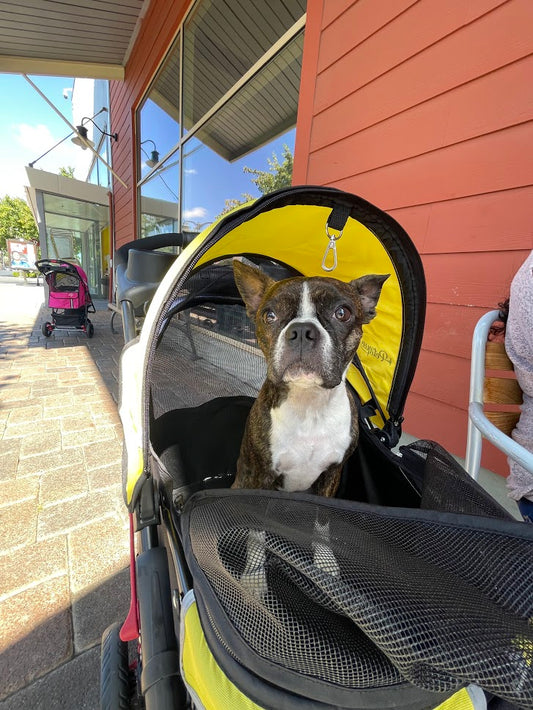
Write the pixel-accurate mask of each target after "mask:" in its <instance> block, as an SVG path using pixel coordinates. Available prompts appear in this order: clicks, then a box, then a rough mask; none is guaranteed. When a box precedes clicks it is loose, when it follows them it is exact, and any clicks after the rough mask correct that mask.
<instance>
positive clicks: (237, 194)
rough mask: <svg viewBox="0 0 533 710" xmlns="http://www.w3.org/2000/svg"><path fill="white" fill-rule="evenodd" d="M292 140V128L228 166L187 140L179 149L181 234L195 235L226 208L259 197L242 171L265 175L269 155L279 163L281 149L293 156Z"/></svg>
mask: <svg viewBox="0 0 533 710" xmlns="http://www.w3.org/2000/svg"><path fill="white" fill-rule="evenodd" d="M294 139H295V129H294V128H293V129H291V130H290V131H288V132H287V133H285V134H284V135H282V136H279V137H278V138H277V139H276V140H274V141H271V142H270V143H268V144H267V145H266V146H262V147H261V148H258V149H257V150H256V151H254V152H253V153H249V154H248V155H246V156H245V157H242V158H240V159H239V160H236V161H234V162H232V163H230V162H228V161H227V160H225V158H223V157H221V156H220V155H218V154H217V153H216V152H215V151H214V150H212V148H210V147H209V146H207V145H206V144H205V143H202V142H201V141H200V140H198V139H197V138H196V137H193V138H191V139H190V140H188V141H187V142H186V143H185V144H184V149H183V197H182V199H183V212H182V231H184V232H192V233H197V232H199V231H200V230H201V229H202V228H203V227H204V226H205V225H206V224H209V223H211V222H212V221H213V220H215V219H216V218H217V217H218V216H219V215H220V214H222V213H223V212H225V211H227V209H228V207H230V206H232V205H235V204H237V203H241V202H246V201H247V200H249V199H255V198H257V197H259V196H260V194H261V193H260V192H259V190H258V189H257V187H256V186H255V185H254V183H253V182H252V180H251V178H250V176H249V175H248V174H247V173H245V172H244V168H245V167H248V168H252V169H255V170H261V171H268V170H269V163H268V160H269V159H270V158H272V155H273V154H275V155H276V156H277V157H278V159H279V161H280V162H282V157H283V151H284V146H287V147H288V149H289V150H290V152H291V153H293V152H294Z"/></svg>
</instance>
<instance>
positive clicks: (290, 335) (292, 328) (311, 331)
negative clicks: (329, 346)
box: [285, 321, 320, 354]
mask: <svg viewBox="0 0 533 710" xmlns="http://www.w3.org/2000/svg"><path fill="white" fill-rule="evenodd" d="M319 341H320V333H319V332H318V328H317V327H316V325H315V324H314V323H311V322H310V321H295V322H294V323H291V324H290V325H289V327H288V328H287V330H286V331H285V345H286V347H287V348H288V349H289V350H292V351H298V352H300V353H302V354H303V353H307V352H310V351H311V350H314V349H315V348H316V347H317V345H318V343H319Z"/></svg>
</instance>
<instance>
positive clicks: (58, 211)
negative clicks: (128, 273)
mask: <svg viewBox="0 0 533 710" xmlns="http://www.w3.org/2000/svg"><path fill="white" fill-rule="evenodd" d="M43 197H44V221H45V226H46V249H47V255H48V257H49V258H51V259H74V260H75V261H76V262H77V263H78V264H80V266H81V267H82V268H83V269H84V271H85V272H86V273H87V278H88V279H89V290H90V291H91V293H92V294H93V296H98V295H101V294H102V293H103V292H102V282H101V279H102V276H105V274H106V271H107V269H108V268H109V259H110V244H109V235H108V233H109V206H108V205H99V204H95V203H92V202H84V201H82V200H75V199H72V198H69V197H64V196H62V195H51V194H48V193H45V194H44V195H43Z"/></svg>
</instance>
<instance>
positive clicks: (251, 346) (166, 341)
mask: <svg viewBox="0 0 533 710" xmlns="http://www.w3.org/2000/svg"><path fill="white" fill-rule="evenodd" d="M264 377H265V364H264V358H263V354H262V353H261V351H260V350H259V348H258V347H257V344H256V341H255V337H254V334H253V329H252V326H251V324H250V321H249V318H248V316H247V315H246V312H245V310H244V308H243V307H242V306H240V305H237V304H233V305H232V304H230V305H221V304H213V303H210V302H205V303H202V304H201V305H198V306H195V307H193V308H187V309H185V310H183V311H179V312H177V313H175V314H174V315H173V316H172V318H171V320H170V322H169V323H168V326H167V328H166V329H165V333H164V335H163V337H162V339H161V341H160V343H159V345H158V347H157V350H156V355H155V359H154V364H153V369H152V389H151V392H152V400H153V412H154V416H155V417H159V416H161V415H162V414H164V413H165V412H167V411H169V410H171V409H177V408H182V407H197V406H198V405H200V404H203V403H204V402H207V401H209V400H211V399H214V398H215V397H230V396H237V395H248V396H251V397H255V396H256V395H257V392H258V390H259V388H260V386H261V383H262V381H263V380H264Z"/></svg>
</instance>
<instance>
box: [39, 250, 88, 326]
mask: <svg viewBox="0 0 533 710" xmlns="http://www.w3.org/2000/svg"><path fill="white" fill-rule="evenodd" d="M35 266H36V267H37V268H38V269H39V271H40V272H41V274H43V276H44V278H45V280H46V284H47V286H48V307H49V308H51V309H52V321H51V322H50V321H46V323H43V326H42V328H41V330H42V334H43V335H44V336H45V337H46V338H49V337H50V336H51V335H52V333H53V332H54V330H55V329H56V328H57V329H59V330H73V329H74V330H82V331H83V332H84V333H85V334H86V335H87V337H88V338H92V337H93V335H94V326H93V324H92V323H91V321H90V319H89V316H88V314H89V313H95V312H96V309H95V307H94V303H93V300H92V298H91V294H90V291H89V284H88V282H87V274H86V273H85V271H84V270H83V269H82V268H81V266H78V265H77V264H72V263H70V262H68V261H63V260H60V259H41V260H40V261H36V262H35Z"/></svg>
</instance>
